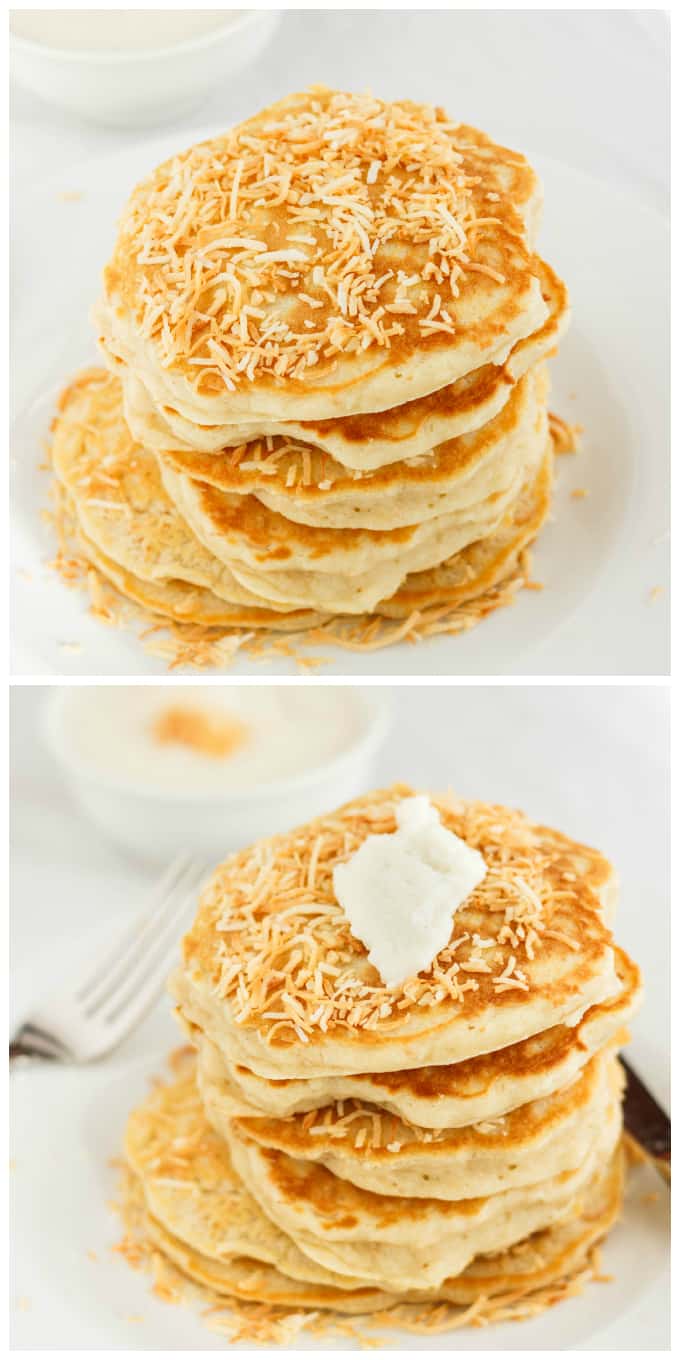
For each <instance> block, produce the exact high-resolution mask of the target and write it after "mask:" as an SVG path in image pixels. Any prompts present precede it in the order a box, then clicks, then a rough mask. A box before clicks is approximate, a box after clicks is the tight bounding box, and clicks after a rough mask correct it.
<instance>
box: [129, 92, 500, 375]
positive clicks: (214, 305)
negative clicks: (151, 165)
mask: <svg viewBox="0 0 680 1360" xmlns="http://www.w3.org/2000/svg"><path fill="white" fill-rule="evenodd" d="M457 127H458V125H457V124H454V123H451V122H450V121H449V120H448V117H447V115H446V114H445V113H444V111H443V110H442V109H439V108H433V107H431V106H429V105H418V104H414V103H411V102H409V101H402V102H394V103H388V102H385V101H384V100H381V99H377V98H376V97H375V96H373V95H371V94H361V95H356V94H345V93H338V92H334V91H331V90H326V89H324V88H323V87H314V88H313V89H311V90H309V91H308V92H307V93H306V94H305V95H303V96H294V97H292V98H291V99H289V100H285V101H283V102H282V103H281V104H279V105H276V106H274V108H272V109H270V110H267V111H265V112H264V113H262V114H260V115H258V116H257V117H256V118H253V119H251V120H249V121H248V122H246V123H243V124H240V125H239V126H237V127H235V128H233V129H232V130H231V131H230V132H229V133H227V134H226V135H225V136H223V137H220V138H216V139H215V140H213V141H210V142H205V143H203V144H200V145H198V146H194V147H192V148H190V150H188V151H187V152H185V153H183V154H182V155H180V156H176V157H175V158H174V159H172V160H171V161H168V162H166V163H165V165H163V166H161V167H160V168H159V169H158V170H156V172H155V173H154V174H153V175H152V176H151V177H150V178H149V179H148V180H146V181H144V182H143V183H142V184H141V185H140V186H138V188H137V189H136V190H135V192H134V194H133V196H132V199H131V201H130V204H129V206H128V209H127V212H126V215H125V217H124V219H123V222H122V225H121V229H120V234H119V237H118V242H117V246H116V251H115V254H114V257H113V260H112V262H111V265H110V266H109V268H108V270H107V271H106V276H105V281H106V287H107V292H108V295H109V297H110V299H111V300H112V301H114V304H118V303H120V302H122V304H123V305H124V307H126V308H128V309H129V311H130V312H131V313H132V315H133V316H134V319H135V323H136V325H137V326H138V327H139V328H140V330H141V333H142V335H143V336H144V337H145V338H146V339H151V340H153V342H154V344H155V345H156V346H157V349H158V352H159V354H160V356H161V362H162V363H163V365H164V366H165V367H168V368H172V367H173V366H176V365H178V364H180V365H181V367H182V368H183V370H184V372H185V373H188V374H189V375H191V374H192V372H193V374H194V375H195V376H193V379H191V378H190V380H193V383H194V385H195V387H196V389H197V390H199V391H202V392H205V393H208V392H223V391H224V389H225V388H226V389H227V390H228V391H235V390H236V389H237V388H238V387H239V386H240V385H242V383H243V382H244V381H251V382H252V381H253V380H254V379H256V378H261V377H262V376H266V377H267V378H268V379H271V378H274V379H286V380H291V379H292V380H295V379H304V378H305V376H306V375H307V374H308V372H309V370H310V369H312V368H314V367H315V366H316V365H319V364H320V365H323V366H324V367H325V368H332V366H333V364H334V361H335V359H336V356H338V355H340V354H344V355H347V354H353V355H356V354H361V353H362V352H364V351H365V350H367V349H371V348H373V347H376V346H377V347H382V348H385V349H387V348H389V347H390V346H391V345H393V344H394V343H395V342H396V341H397V340H398V339H399V337H402V336H403V335H404V334H405V333H406V330H407V327H408V325H410V326H411V327H412V328H415V329H414V331H413V333H414V335H415V336H416V338H417V337H420V338H423V337H427V336H433V335H436V334H438V333H440V332H448V333H449V334H455V332H456V315H455V301H456V299H457V298H458V296H459V293H460V286H461V281H464V279H465V277H466V275H467V274H468V273H469V274H472V275H473V276H474V277H476V278H477V279H478V278H479V276H486V277H487V278H488V279H490V280H491V281H493V282H496V283H501V284H502V283H503V282H505V279H504V275H503V273H502V270H499V268H497V267H495V266H496V264H497V263H498V261H497V260H496V258H495V256H494V258H493V259H492V260H491V262H489V260H488V259H486V260H485V259H482V260H481V261H480V260H479V259H478V258H477V255H478V254H479V249H480V245H483V242H484V238H485V233H488V229H489V228H492V229H493V227H494V226H496V225H498V223H499V222H500V221H501V219H500V218H499V217H492V216H490V215H488V213H487V214H486V215H483V213H480V212H479V211H477V208H478V207H479V205H480V204H483V202H484V200H485V198H488V194H485V193H484V191H483V186H482V176H480V174H479V173H478V172H479V166H480V162H479V160H476V161H475V162H474V169H475V171H476V173H471V167H472V163H471V162H469V161H468V159H467V158H466V155H465V153H464V151H461V150H460V149H458V148H457V146H456V140H455V134H456V129H457ZM492 173H493V168H492V167H491V166H490V167H489V175H492ZM494 182H495V181H494ZM480 186H482V187H480ZM406 261H408V265H409V270H410V272H409V273H407V272H406V270H404V269H403V268H401V267H400V265H402V264H403V263H405V262H406ZM476 286H479V284H477V285H476Z"/></svg>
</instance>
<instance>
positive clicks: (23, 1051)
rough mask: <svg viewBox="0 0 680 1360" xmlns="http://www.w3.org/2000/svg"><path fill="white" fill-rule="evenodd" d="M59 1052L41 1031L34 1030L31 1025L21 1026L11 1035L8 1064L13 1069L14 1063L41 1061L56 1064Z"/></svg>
mask: <svg viewBox="0 0 680 1360" xmlns="http://www.w3.org/2000/svg"><path fill="white" fill-rule="evenodd" d="M58 1058H59V1052H58V1050H57V1048H56V1047H55V1045H54V1042H50V1041H49V1038H48V1036H47V1035H44V1034H43V1032H42V1030H38V1029H35V1028H34V1027H33V1025H21V1026H20V1027H19V1029H18V1030H17V1031H16V1034H13V1035H12V1038H11V1039H10V1043H9V1063H10V1067H13V1066H14V1064H15V1063H16V1062H28V1061H29V1060H32V1061H36V1060H38V1059H41V1060H42V1061H43V1062H45V1061H46V1062H56V1061H57V1060H58Z"/></svg>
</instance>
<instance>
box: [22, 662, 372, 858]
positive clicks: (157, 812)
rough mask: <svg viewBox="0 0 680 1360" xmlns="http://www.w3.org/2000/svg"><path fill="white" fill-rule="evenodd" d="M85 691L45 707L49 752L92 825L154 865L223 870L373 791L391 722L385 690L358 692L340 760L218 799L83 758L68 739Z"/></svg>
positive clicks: (57, 696) (59, 694) (58, 692)
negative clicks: (206, 864)
mask: <svg viewBox="0 0 680 1360" xmlns="http://www.w3.org/2000/svg"><path fill="white" fill-rule="evenodd" d="M79 692H80V689H79V686H75V687H69V688H64V689H55V690H54V691H53V692H52V693H51V694H50V697H49V699H48V702H47V704H46V707H45V736H46V740H47V745H48V747H49V750H50V751H51V753H52V755H53V756H54V758H55V759H56V761H57V762H58V764H59V765H60V766H61V769H62V771H63V773H64V775H65V776H66V779H67V782H68V784H69V786H70V789H71V791H72V793H73V795H74V797H75V799H76V801H77V802H78V804H79V805H80V807H81V809H82V811H83V812H84V814H85V815H86V816H87V817H88V818H89V819H90V821H92V822H94V823H95V824H96V825H97V826H98V827H99V828H100V829H101V830H102V831H104V832H105V833H106V834H107V835H108V836H110V837H111V838H112V839H113V840H114V841H116V842H117V844H118V845H119V846H121V847H122V848H123V849H125V850H127V851H129V852H131V853H132V854H133V855H134V856H135V857H137V858H140V859H143V860H146V861H147V862H149V863H161V862H164V861H167V860H168V859H170V858H171V857H172V856H173V855H175V854H177V853H178V852H179V851H181V850H189V851H194V852H195V853H197V854H201V855H204V856H206V857H207V858H208V859H211V860H214V861H215V863H217V862H218V861H219V860H220V859H223V858H224V856H225V855H227V854H229V853H230V852H231V851H232V850H237V849H240V848H241V847H242V846H245V845H249V844H250V842H251V841H255V840H258V839H259V838H260V837H261V836H270V835H273V834H274V833H275V832H277V831H285V830H288V829H290V828H292V827H294V826H297V825H299V824H300V823H301V822H305V821H308V820H309V819H310V818H312V817H316V816H318V815H320V814H321V813H324V812H330V811H332V809H333V808H336V807H338V806H339V805H340V804H341V803H344V802H346V801H347V800H348V799H350V798H355V797H357V796H358V795H359V794H361V793H365V792H368V791H369V790H370V789H371V788H372V786H373V771H374V765H375V758H376V755H377V752H378V750H379V748H380V746H381V744H382V742H383V741H384V739H385V737H386V735H387V732H388V730H389V726H390V717H391V714H390V709H389V705H388V701H387V699H386V696H385V693H384V691H383V690H374V689H371V688H365V689H362V688H355V687H352V697H353V699H354V701H355V704H356V711H357V731H356V735H355V736H354V737H353V738H352V739H351V740H350V741H349V743H348V745H347V746H346V747H345V749H344V750H342V751H341V752H340V754H339V755H337V756H334V757H333V758H332V759H330V760H327V761H326V762H325V763H323V764H321V765H319V766H317V767H316V768H314V767H312V768H310V769H307V770H305V771H304V772H303V773H299V774H295V775H292V776H290V777H288V778H284V779H278V780H276V781H274V782H271V783H267V784H264V783H263V784H261V785H259V786H258V787H256V788H252V789H243V790H239V791H238V792H236V791H234V790H228V791H226V792H224V793H223V792H220V793H219V794H217V795H216V794H215V793H210V794H206V793H205V792H202V791H201V792H197V791H195V790H193V789H192V790H190V791H188V792H187V791H186V790H182V789H181V788H176V787H165V786H156V787H149V788H144V787H142V786H141V785H140V783H139V782H138V781H132V780H128V779H127V778H124V777H122V776H121V775H119V774H113V773H112V774H107V772H106V771H105V770H103V769H102V766H101V765H100V764H97V763H95V761H94V760H92V762H90V761H89V760H88V759H87V758H85V757H83V755H82V754H79V753H78V752H75V751H74V749H73V743H72V741H69V738H68V733H69V730H71V724H72V723H73V722H74V720H77V714H78V697H79ZM176 692H177V691H175V693H176Z"/></svg>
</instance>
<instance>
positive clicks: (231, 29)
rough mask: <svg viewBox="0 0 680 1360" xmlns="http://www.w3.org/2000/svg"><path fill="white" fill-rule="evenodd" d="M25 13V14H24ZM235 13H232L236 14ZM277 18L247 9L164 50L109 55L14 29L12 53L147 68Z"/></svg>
mask: <svg viewBox="0 0 680 1360" xmlns="http://www.w3.org/2000/svg"><path fill="white" fill-rule="evenodd" d="M20 12H21V11H20ZM234 12H235V11H233V10H232V11H231V13H232V14H233V13H234ZM270 15H273V16H274V17H275V18H276V19H278V18H280V15H281V11H280V10H278V9H266V10H263V9H244V10H241V11H240V15H239V17H238V19H236V20H232V21H231V22H227V21H226V20H225V21H224V23H220V24H217V25H216V26H215V28H211V29H210V30H209V32H207V33H201V34H198V35H197V36H196V37H195V38H185V39H184V40H183V41H181V42H176V43H170V44H167V43H166V44H165V45H164V46H160V47H149V48H145V49H144V50H143V51H141V52H140V51H132V50H131V51H129V52H125V51H123V52H107V51H103V50H102V49H101V48H100V47H86V48H85V47H77V48H75V47H53V46H51V45H50V44H48V43H40V42H35V40H34V39H33V38H22V37H20V35H19V34H17V33H13V32H12V30H11V27H10V35H9V37H10V49H12V48H16V49H17V51H20V52H23V53H25V54H26V55H31V56H38V57H48V58H54V59H55V60H60V61H64V60H67V61H70V62H74V63H75V64H76V65H82V64H83V62H88V63H90V64H92V63H96V64H97V65H100V66H104V65H112V66H121V65H122V64H123V63H124V62H131V63H133V64H134V65H144V64H145V63H148V62H150V61H158V60H159V58H165V57H172V56H184V55H186V54H188V53H191V52H194V51H200V50H201V49H202V48H205V47H211V46H212V45H213V44H214V43H215V42H216V40H217V39H218V38H223V37H225V35H226V34H227V33H229V34H232V35H234V36H235V35H236V34H237V33H242V32H243V30H244V29H247V28H250V27H251V26H255V24H256V23H257V22H258V21H260V20H262V19H264V18H267V17H268V16H270Z"/></svg>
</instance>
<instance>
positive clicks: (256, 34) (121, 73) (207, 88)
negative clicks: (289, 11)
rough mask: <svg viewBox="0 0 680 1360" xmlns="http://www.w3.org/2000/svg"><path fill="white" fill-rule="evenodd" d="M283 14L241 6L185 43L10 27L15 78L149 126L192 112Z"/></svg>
mask: <svg viewBox="0 0 680 1360" xmlns="http://www.w3.org/2000/svg"><path fill="white" fill-rule="evenodd" d="M279 21H280V14H279V12H278V11H277V10H242V11H241V12H240V13H239V14H238V16H237V17H232V18H230V19H229V20H227V19H226V18H225V22H224V25H223V26H221V27H218V28H215V29H212V30H211V31H210V32H208V33H204V34H201V35H200V36H198V37H195V38H191V39H188V40H187V41H186V42H181V43H175V44H173V45H172V46H168V47H159V48H154V49H149V50H143V51H133V52H106V51H83V50H70V49H67V48H57V47H49V46H47V45H43V44H42V43H37V42H32V41H29V40H28V39H26V38H20V37H18V36H16V35H15V34H12V35H11V38H10V53H11V71H12V77H13V79H14V80H15V81H16V83H17V84H18V85H22V86H24V88H25V89H27V90H30V91H31V93H32V94H37V95H39V97H40V98H41V99H44V100H46V101H47V102H48V103H50V104H57V105H58V106H59V107H60V108H63V109H68V110H69V112H70V113H75V114H77V115H79V116H80V117H81V118H87V119H91V120H92V121H94V122H98V123H107V124H109V125H110V126H114V127H152V126H153V125H154V124H157V123H164V122H169V121H172V120H175V119H176V118H179V117H181V116H182V115H183V114H185V113H187V112H188V111H189V110H190V109H192V108H194V107H195V106H196V105H198V104H200V103H201V102H202V100H203V99H204V98H205V97H206V96H207V95H208V94H209V93H210V92H211V90H212V89H213V88H214V87H215V86H216V85H218V84H219V83H220V82H221V81H228V80H229V77H230V76H233V75H234V74H235V72H236V71H239V70H240V69H241V68H242V67H243V66H245V65H247V63H248V62H250V61H252V60H253V58H254V57H256V56H258V55H259V53H260V52H261V50H262V48H263V47H264V46H265V45H266V43H268V42H269V40H270V38H271V37H272V35H273V33H274V31H275V29H276V28H277V26H278V24H279Z"/></svg>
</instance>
